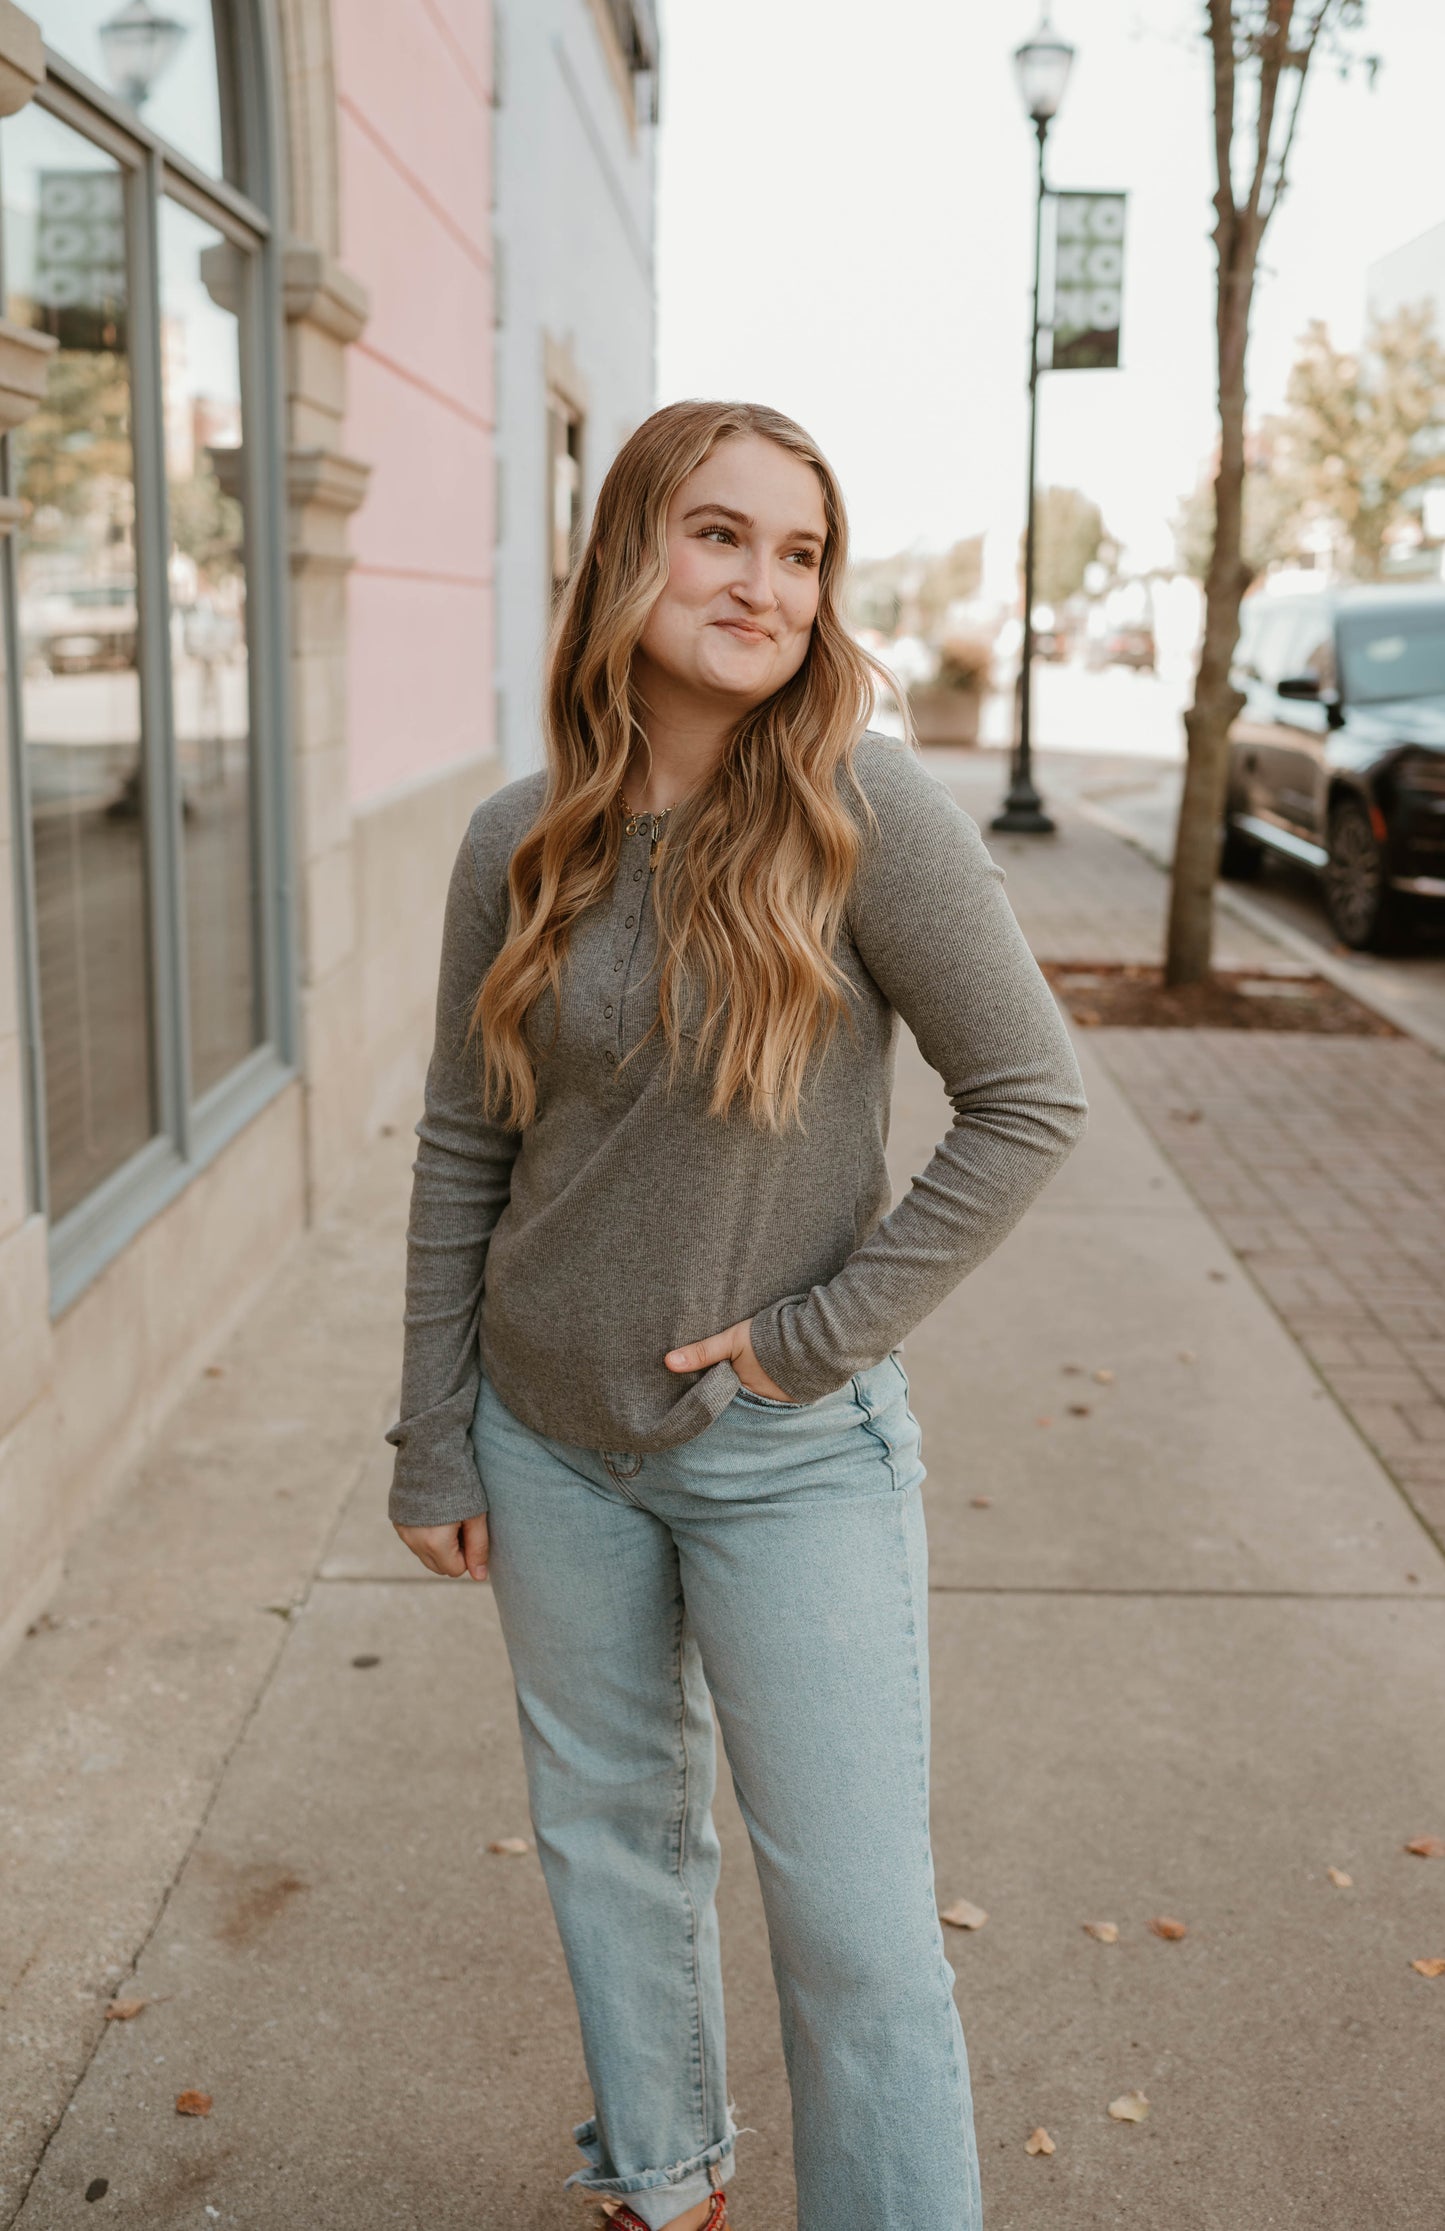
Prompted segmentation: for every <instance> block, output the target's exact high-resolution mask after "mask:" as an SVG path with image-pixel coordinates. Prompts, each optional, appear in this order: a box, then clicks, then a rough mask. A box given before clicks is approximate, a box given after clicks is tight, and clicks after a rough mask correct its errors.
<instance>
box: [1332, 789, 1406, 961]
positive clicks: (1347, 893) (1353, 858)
mask: <svg viewBox="0 0 1445 2231" xmlns="http://www.w3.org/2000/svg"><path fill="white" fill-rule="evenodd" d="M1328 854H1329V856H1328V859H1327V860H1326V863H1325V870H1324V878H1325V909H1326V912H1327V913H1328V915H1329V918H1330V923H1331V926H1332V927H1333V929H1334V931H1335V934H1336V935H1337V936H1338V937H1339V938H1340V940H1341V941H1342V943H1344V944H1346V945H1350V946H1353V947H1354V948H1355V950H1356V951H1357V952H1377V953H1379V952H1384V951H1385V950H1387V949H1388V947H1390V946H1391V945H1393V944H1394V943H1395V942H1396V941H1397V940H1398V938H1399V937H1400V935H1401V933H1402V932H1403V931H1404V929H1405V928H1406V926H1407V923H1408V920H1409V916H1408V911H1407V909H1406V908H1405V906H1404V905H1403V904H1402V902H1401V899H1400V894H1399V893H1398V892H1397V891H1392V890H1391V889H1390V877H1389V870H1388V868H1387V865H1386V861H1385V848H1384V846H1383V845H1382V844H1381V842H1380V840H1379V838H1378V837H1377V836H1376V835H1375V831H1374V828H1373V826H1372V824H1371V820H1370V813H1369V808H1368V807H1367V806H1366V805H1365V804H1364V803H1363V801H1362V800H1361V799H1359V798H1341V799H1340V800H1339V802H1338V803H1337V804H1336V805H1335V807H1334V808H1333V810H1332V811H1331V814H1330V829H1329V847H1328Z"/></svg>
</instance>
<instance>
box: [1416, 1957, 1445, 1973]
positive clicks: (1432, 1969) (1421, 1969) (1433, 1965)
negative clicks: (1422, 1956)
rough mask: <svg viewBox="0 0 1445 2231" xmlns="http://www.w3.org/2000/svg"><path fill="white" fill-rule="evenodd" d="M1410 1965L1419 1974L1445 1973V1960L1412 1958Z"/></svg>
mask: <svg viewBox="0 0 1445 2231" xmlns="http://www.w3.org/2000/svg"><path fill="white" fill-rule="evenodd" d="M1410 1965H1411V1967H1412V1968H1413V1969H1414V1970H1415V1973H1416V1974H1417V1975H1428V1976H1432V1977H1433V1976H1437V1975H1445V1960H1412V1961H1411V1962H1410Z"/></svg>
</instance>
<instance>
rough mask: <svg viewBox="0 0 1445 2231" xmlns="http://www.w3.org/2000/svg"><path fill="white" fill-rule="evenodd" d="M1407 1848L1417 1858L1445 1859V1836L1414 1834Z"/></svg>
mask: <svg viewBox="0 0 1445 2231" xmlns="http://www.w3.org/2000/svg"><path fill="white" fill-rule="evenodd" d="M1405 1849H1406V1851H1412V1852H1413V1853H1414V1854H1415V1857H1416V1858H1417V1859H1445V1836H1412V1837H1411V1838H1410V1841H1409V1843H1408V1844H1406V1846H1405Z"/></svg>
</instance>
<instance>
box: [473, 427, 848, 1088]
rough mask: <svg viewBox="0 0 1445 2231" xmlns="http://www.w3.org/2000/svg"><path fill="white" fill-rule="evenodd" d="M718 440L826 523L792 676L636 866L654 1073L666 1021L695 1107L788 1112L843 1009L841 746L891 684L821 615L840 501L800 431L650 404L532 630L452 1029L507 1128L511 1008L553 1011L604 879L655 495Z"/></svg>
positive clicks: (623, 760)
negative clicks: (465, 1036) (500, 836)
mask: <svg viewBox="0 0 1445 2231" xmlns="http://www.w3.org/2000/svg"><path fill="white" fill-rule="evenodd" d="M738 434H755V435H761V436H762V437H763V439H764V440H766V441H770V442H776V443H777V445H778V447H779V448H780V449H785V450H788V451H789V452H790V453H791V454H792V455H793V456H795V457H799V458H802V459H803V460H804V461H805V462H806V463H807V464H809V465H811V466H812V468H813V471H814V472H815V473H816V474H817V476H818V483H819V486H820V488H821V490H822V496H823V512H824V519H825V523H826V528H827V537H826V541H825V543H824V547H823V553H822V558H821V561H820V565H819V573H818V612H817V618H816V619H815V621H814V623H813V632H812V639H811V642H810V644H809V647H808V652H807V655H806V657H805V658H804V660H803V663H802V665H801V666H800V667H799V669H798V671H797V673H796V674H795V675H794V676H793V677H792V679H791V680H790V681H788V682H786V683H785V684H784V685H783V687H782V688H781V689H780V690H778V691H777V692H776V693H775V694H774V695H773V696H772V697H770V698H768V699H767V700H766V701H765V702H764V703H763V704H761V705H757V706H754V707H753V708H752V710H751V711H749V712H746V713H744V714H743V715H742V716H741V717H740V719H739V720H738V722H737V725H736V726H735V727H734V729H733V730H732V733H731V734H730V736H729V737H728V740H727V743H726V745H725V747H724V750H723V754H722V758H721V760H720V762H719V764H718V766H717V768H716V769H715V771H714V773H713V775H712V776H711V778H710V779H709V780H708V782H707V783H705V784H704V785H703V786H702V788H701V790H700V791H698V792H696V793H694V795H693V796H692V797H691V798H689V799H687V800H686V801H684V802H683V803H682V804H680V805H679V806H678V807H677V808H676V810H675V811H674V814H673V817H672V821H671V823H670V824H669V831H668V839H667V841H666V842H665V843H664V845H663V847H662V850H661V853H660V855H659V862H658V869H657V874H656V876H655V878H654V896H655V905H656V912H657V920H658V932H659V936H658V953H659V961H660V973H659V978H658V1019H657V1022H656V1023H654V1025H653V1030H656V1029H658V1028H659V1027H660V1028H661V1029H662V1031H663V1032H664V1034H665V1037H666V1039H667V1042H668V1047H669V1058H670V1065H671V1066H670V1070H669V1075H670V1077H675V1075H676V1073H677V1069H678V1065H679V1062H680V1060H681V1057H682V1047H683V1044H684V1035H683V1033H684V1027H686V1029H687V1031H688V1032H689V1033H691V1034H692V1035H693V1036H694V1039H695V1044H694V1059H695V1063H696V1067H697V1069H698V1071H699V1072H701V1071H702V1069H703V1067H704V1065H705V1064H711V1066H712V1091H711V1096H710V1100H709V1108H710V1111H711V1113H713V1114H714V1115H716V1116H726V1115H728V1114H729V1112H730V1111H731V1110H732V1108H733V1107H734V1106H735V1105H736V1104H739V1103H740V1104H741V1106H742V1108H743V1110H744V1111H745V1113H746V1114H747V1115H748V1116H749V1117H750V1118H751V1119H752V1120H753V1121H754V1122H755V1123H757V1124H759V1125H762V1126H764V1127H767V1128H769V1129H772V1130H781V1129H783V1128H784V1127H785V1126H786V1125H789V1124H791V1123H794V1122H799V1123H800V1122H801V1102H802V1093H803V1082H804V1077H805V1073H806V1070H807V1067H808V1063H809V1060H810V1058H811V1056H812V1055H813V1053H814V1051H815V1050H817V1051H819V1052H821V1051H822V1050H823V1048H825V1047H826V1045H827V1044H828V1042H829V1041H830V1039H831V1038H832V1036H833V1033H834V1032H835V1030H836V1028H837V1026H838V1023H839V1021H840V1020H841V1019H842V1018H843V1017H844V1016H845V1015H846V1014H847V1011H848V999H849V996H850V987H849V984H848V979H847V977H846V976H845V975H844V973H843V971H842V970H841V969H840V967H839V966H838V963H837V960H836V959H835V957H834V944H835V940H836V937H837V933H838V931H839V928H840V926H841V923H842V919H843V912H844V907H845V905H846V902H847V896H848V891H849V887H850V885H851V883H852V880H853V876H854V874H855V872H856V868H857V864H858V857H859V848H860V834H859V825H858V820H857V819H856V818H855V816H854V814H853V813H852V812H851V811H850V809H849V807H848V806H847V805H846V804H845V802H844V799H843V796H842V794H841V783H840V777H842V778H843V779H844V780H846V781H847V783H848V784H849V785H850V787H851V789H852V792H853V794H854V795H855V796H856V798H857V799H858V801H859V803H860V806H861V810H862V813H863V816H864V818H865V820H866V819H867V818H868V817H869V814H870V809H869V807H868V805H867V801H866V799H865V798H864V797H863V793H862V791H861V788H860V787H859V784H858V780H857V777H856V775H855V774H854V771H853V751H854V747H855V745H856V743H857V741H858V738H859V737H860V735H861V734H862V732H863V729H864V728H865V726H866V725H867V721H868V717H869V714H870V712H871V710H872V706H873V702H874V694H875V688H876V686H878V685H880V684H881V685H882V686H883V687H884V688H887V687H888V686H889V683H890V680H891V677H890V676H889V675H888V674H887V672H886V670H885V669H884V668H882V667H881V666H880V665H878V663H877V662H876V661H875V660H874V659H872V658H871V657H870V656H869V654H868V653H867V652H866V651H865V650H863V649H862V648H861V647H860V645H858V644H857V643H855V642H854V640H853V638H852V636H851V635H850V634H849V633H848V630H847V628H846V627H845V625H844V623H843V620H842V617H841V614H840V611H839V593H840V589H841V585H842V581H843V577H844V571H845V568H846V565H847V557H848V522H847V515H846V513H845V511H844V507H843V497H842V492H841V490H840V489H839V486H838V482H837V480H836V478H835V476H834V474H833V471H832V468H831V467H830V466H829V464H828V462H827V460H826V458H825V457H824V456H823V455H822V453H821V451H820V450H819V449H818V447H817V445H816V443H814V442H813V441H811V440H810V439H809V437H808V435H807V434H805V433H804V431H803V429H802V427H801V426H798V425H796V424H795V423H794V421H793V420H792V419H790V418H785V417H783V415H782V414H781V412H778V411H774V410H769V409H768V408H766V406H765V405H763V404H759V403H709V402H688V403H672V404H669V405H668V406H667V408H666V409H664V410H660V411H657V412H655V413H654V414H653V416H652V417H651V418H649V419H647V420H646V421H645V422H644V423H643V424H642V425H641V426H639V427H638V429H637V431H636V433H634V434H633V435H632V436H631V438H630V440H628V441H627V442H626V443H625V444H624V446H623V448H622V449H621V450H620V452H619V453H618V455H617V457H616V459H615V460H614V462H613V464H612V467H611V470H610V471H609V472H608V474H607V478H606V479H605V481H604V482H603V484H602V490H601V493H600V495H599V496H598V499H597V509H596V513H595V516H594V518H593V522H592V531H591V533H590V535H589V536H588V539H587V546H586V548H585V549H584V551H583V553H582V556H581V559H580V561H579V563H578V565H577V569H576V571H575V573H574V574H573V576H572V579H571V581H570V582H569V583H568V586H567V590H566V593H565V595H564V597H563V600H562V603H561V605H560V608H559V610H558V613H557V617H556V621H555V624H554V627H553V632H552V639H551V644H550V648H549V653H548V661H547V678H546V688H545V695H544V720H545V731H546V746H547V772H548V781H547V790H546V796H545V799H544V802H543V805H542V809H541V812H540V813H539V815H538V817H537V819H536V821H535V822H534V823H533V825H532V827H531V829H530V830H529V831H528V833H527V835H526V836H525V837H524V838H523V839H522V841H521V843H520V844H519V845H518V846H517V848H516V850H515V852H514V853H513V855H512V861H511V867H510V872H509V891H510V916H509V922H508V929H507V936H506V941H505V943H504V944H503V946H502V949H501V951H500V953H499V954H498V955H497V958H496V960H495V961H494V962H493V963H492V966H491V967H490V969H489V970H488V971H487V975H486V978H485V980H484V981H483V983H482V985H481V988H480V990H479V992H478V994H477V998H476V1002H475V1005H474V1007H473V1010H472V1016H471V1024H470V1031H469V1035H470V1034H472V1033H477V1034H479V1035H480V1039H481V1046H482V1055H483V1064H482V1067H483V1086H484V1095H485V1099H486V1103H487V1107H488V1110H489V1112H490V1113H492V1114H493V1115H495V1116H497V1117H499V1118H500V1119H501V1120H504V1121H506V1122H507V1123H509V1124H510V1125H512V1126H513V1127H515V1128H517V1129H520V1128H522V1127H523V1126H525V1125H526V1124H527V1123H529V1122H530V1121H531V1120H532V1118H533V1116H534V1115H535V1112H536V1105H537V1094H536V1061H537V1049H536V1048H535V1047H534V1046H533V1044H532V1041H531V1038H530V1035H529V1031H528V1019H529V1017H530V1016H531V1015H532V1013H533V1010H534V1009H535V1007H536V1005H537V1002H538V1000H539V999H540V998H541V997H542V996H543V994H544V993H546V992H548V991H550V993H551V995H552V1001H553V1014H554V1017H556V1016H558V1015H560V1008H561V997H562V964H563V959H564V957H565V954H566V951H567V945H568V940H569V938H570V935H571V931H572V926H573V924H574V923H575V922H576V921H577V919H578V917H579V916H580V915H582V914H584V913H585V912H586V911H587V909H588V908H589V907H591V906H594V905H596V903H597V902H598V900H599V899H601V898H602V897H603V896H604V894H605V893H606V892H607V890H608V889H609V888H610V886H611V884H612V881H613V878H614V876H615V874H616V870H617V863H618V855H619V852H620V849H621V843H622V814H621V811H620V810H619V805H618V801H619V797H620V794H621V791H622V784H623V777H624V775H625V772H626V769H627V764H628V760H629V758H630V757H631V755H632V752H633V750H634V747H636V746H639V745H640V746H641V748H642V751H643V753H644V755H646V751H647V737H646V731H645V729H644V727H643V724H642V721H641V719H640V717H639V707H638V704H637V701H636V698H635V694H634V691H633V686H632V661H633V654H634V652H635V650H636V648H637V644H638V641H639V639H640V637H641V635H642V632H643V629H644V627H645V626H646V624H647V619H648V615H649V613H650V612H651V610H652V607H653V605H654V603H655V602H656V600H657V597H658V595H659V594H660V592H661V590H662V588H663V586H664V584H665V583H666V580H667V575H668V561H667V513H668V506H669V505H670V503H671V501H672V498H673V496H674V495H675V493H676V492H677V489H678V488H679V487H680V486H681V484H682V482H683V481H684V480H686V479H687V477H688V475H689V474H690V473H692V472H695V471H696V470H697V468H698V466H699V465H701V464H702V463H703V462H704V460H705V459H706V458H707V457H709V456H710V455H711V453H712V451H713V450H714V449H715V448H716V446H717V444H718V443H719V442H722V441H726V440H727V439H728V438H729V437H730V436H733V435H738ZM647 1035H648V1037H649V1038H650V1037H651V1036H652V1031H649V1032H648V1034H647ZM554 1036H555V1030H554ZM644 1043H645V1041H644Z"/></svg>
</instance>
